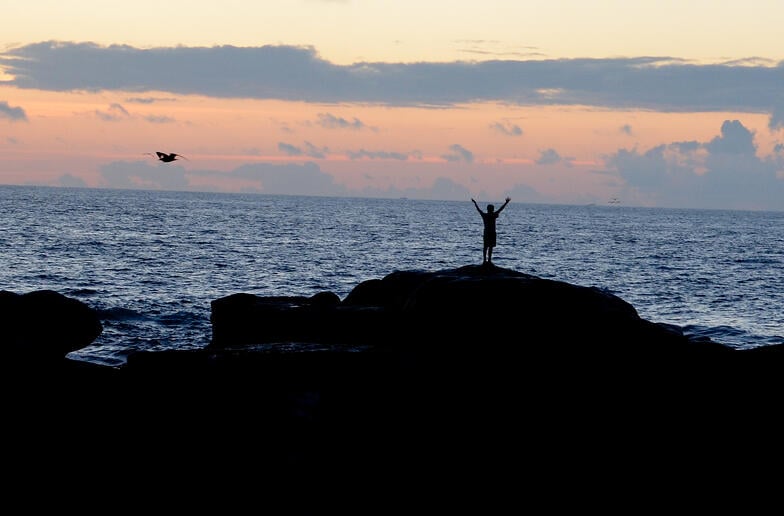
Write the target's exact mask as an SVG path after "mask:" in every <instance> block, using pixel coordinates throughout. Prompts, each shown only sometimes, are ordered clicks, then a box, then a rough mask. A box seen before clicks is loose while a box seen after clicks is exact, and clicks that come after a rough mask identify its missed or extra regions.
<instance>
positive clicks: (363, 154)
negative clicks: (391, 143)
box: [346, 149, 408, 161]
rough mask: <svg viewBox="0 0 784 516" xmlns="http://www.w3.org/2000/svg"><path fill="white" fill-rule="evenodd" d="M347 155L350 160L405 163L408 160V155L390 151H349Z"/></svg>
mask: <svg viewBox="0 0 784 516" xmlns="http://www.w3.org/2000/svg"><path fill="white" fill-rule="evenodd" d="M346 155H347V156H348V157H349V158H350V159H362V158H368V159H396V160H400V161H405V160H407V159H408V154H404V153H402V152H389V151H367V150H365V149H360V150H358V151H348V152H346Z"/></svg>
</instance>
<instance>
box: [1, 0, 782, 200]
mask: <svg viewBox="0 0 784 516" xmlns="http://www.w3.org/2000/svg"><path fill="white" fill-rule="evenodd" d="M0 17H1V18H0V19H2V20H3V21H2V31H0V156H1V158H0V184H17V185H51V186H73V187H99V188H141V189H172V190H186V191H217V192H258V193H268V194H293V195H326V196H356V197H391V198H397V197H408V198H415V199H445V200H466V201H467V200H469V199H470V198H472V197H473V198H476V199H477V200H478V201H480V202H481V201H487V202H497V201H500V200H503V198H504V197H506V196H510V197H512V199H513V201H517V202H534V203H556V204H580V205H581V204H607V203H610V202H611V203H616V202H617V203H620V204H622V205H627V206H650V207H665V208H700V209H704V208H707V209H736V210H774V211H784V45H782V44H781V21H782V20H784V2H782V1H781V0H746V1H744V2H738V1H735V0H710V1H709V0H678V1H670V0H656V1H648V0H637V1H629V0H625V1H615V0H593V1H592V0H560V1H559V0H547V1H524V0H484V1H481V2H478V1H467V0H449V1H442V0H417V1H413V0H389V1H387V0H265V1H264V2H249V1H245V0H241V1H240V0H223V1H222V2H202V1H199V0H188V1H179V0H166V1H163V2H161V1H156V2H152V1H148V0H134V1H133V2H106V1H103V0H82V1H79V2H63V1H62V0H53V1H49V0H2V1H0ZM157 151H161V152H166V153H169V152H175V153H178V154H180V155H181V156H183V157H184V158H183V159H178V160H176V161H174V162H171V163H163V162H160V161H158V160H157V159H156V158H155V156H154V154H155V152H157Z"/></svg>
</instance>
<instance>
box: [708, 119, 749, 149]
mask: <svg viewBox="0 0 784 516" xmlns="http://www.w3.org/2000/svg"><path fill="white" fill-rule="evenodd" d="M705 147H706V148H707V149H708V151H709V152H711V153H714V154H749V155H753V154H754V153H756V151H757V146H756V145H754V134H753V133H752V132H751V131H749V130H748V129H746V128H745V127H744V126H743V124H741V123H740V121H738V120H725V121H724V123H723V124H721V136H717V137H715V138H714V139H712V140H711V141H710V142H709V143H707V144H706V146H705Z"/></svg>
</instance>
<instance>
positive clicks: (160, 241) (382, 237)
mask: <svg viewBox="0 0 784 516" xmlns="http://www.w3.org/2000/svg"><path fill="white" fill-rule="evenodd" d="M477 201H478V202H479V205H480V207H482V209H484V208H485V206H486V204H487V203H488V202H490V203H494V204H495V205H496V206H500V204H501V203H502V200H500V199H491V200H481V199H477ZM0 208H1V209H0V290H8V291H12V292H16V293H20V294H21V293H26V292H30V291H34V290H44V289H47V290H54V291H57V292H60V293H61V294H64V295H66V296H69V297H72V298H76V299H79V300H81V301H83V302H85V303H86V304H88V305H89V306H91V307H92V308H94V309H95V310H97V311H98V313H99V314H100V317H101V321H102V323H103V326H104V331H103V333H102V334H101V335H100V336H99V337H98V338H97V339H96V340H95V341H94V342H93V344H92V345H91V346H89V347H86V348H83V349H81V350H78V351H75V352H73V353H71V354H70V355H69V357H70V358H74V359H78V360H85V361H89V362H95V363H99V364H104V365H112V366H117V365H121V364H123V363H124V362H125V360H126V358H127V356H128V355H129V354H130V353H133V352H134V351H138V350H171V349H198V348H202V347H204V346H206V345H207V344H209V342H210V338H211V332H212V330H211V326H210V302H211V301H213V300H215V299H218V298H220V297H224V296H227V295H230V294H234V293H238V292H247V293H252V294H257V295H260V296H310V295H313V294H316V293H318V292H321V291H331V292H334V293H336V294H337V295H338V296H340V298H341V299H343V298H344V297H345V296H346V295H347V294H348V293H349V292H350V291H351V289H352V288H354V287H355V286H356V285H357V284H359V283H360V282H362V281H365V280H369V279H376V278H382V277H384V276H386V275H387V274H389V273H391V272H393V271H396V270H427V271H435V270H439V269H445V268H453V267H460V266H463V265H468V264H474V263H481V261H482V220H481V217H480V216H479V214H478V213H477V212H476V210H475V209H474V206H473V205H472V204H471V201H470V200H469V199H466V200H465V201H430V200H414V199H376V198H372V199H371V198H335V197H304V196H281V195H275V196H273V195H261V194H229V193H206V192H172V191H145V190H110V189H90V188H55V187H38V186H0ZM497 226H498V247H496V248H495V251H494V254H493V262H494V263H495V264H496V265H498V266H500V267H506V268H509V269H514V270H517V271H520V272H524V273H527V274H533V275H535V276H539V277H542V278H549V279H554V280H559V281H565V282H569V283H574V284H578V285H583V286H595V287H599V288H602V289H605V290H607V291H609V292H611V293H613V294H615V295H617V296H619V297H620V298H622V299H624V300H626V301H627V302H629V303H631V304H632V305H633V306H634V307H635V308H636V309H637V311H638V313H639V315H640V316H641V317H643V318H645V319H648V320H650V321H654V322H661V323H667V324H672V325H676V326H680V327H681V328H682V329H683V331H684V332H685V333H686V334H687V335H693V336H700V337H709V338H710V339H712V340H714V341H716V342H720V343H722V344H725V345H728V346H732V347H736V348H751V347H757V346H765V345H771V344H780V343H782V342H784V310H783V309H782V307H784V212H756V211H729V210H685V209H684V210H681V209H662V208H638V207H626V206H620V205H617V204H608V205H588V206H566V205H544V204H524V203H517V202H515V200H514V199H512V202H511V203H510V204H509V205H508V206H507V207H506V209H505V210H504V211H503V212H502V213H501V215H500V217H499V219H498V221H497Z"/></svg>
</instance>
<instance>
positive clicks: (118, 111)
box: [95, 103, 131, 122]
mask: <svg viewBox="0 0 784 516" xmlns="http://www.w3.org/2000/svg"><path fill="white" fill-rule="evenodd" d="M95 114H96V116H97V117H98V118H100V119H101V120H105V121H107V122H114V121H116V120H120V119H123V118H128V117H130V116H131V114H130V113H128V110H126V109H125V108H124V107H122V105H121V104H117V103H114V104H111V105H110V106H109V110H108V111H101V110H96V111H95Z"/></svg>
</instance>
